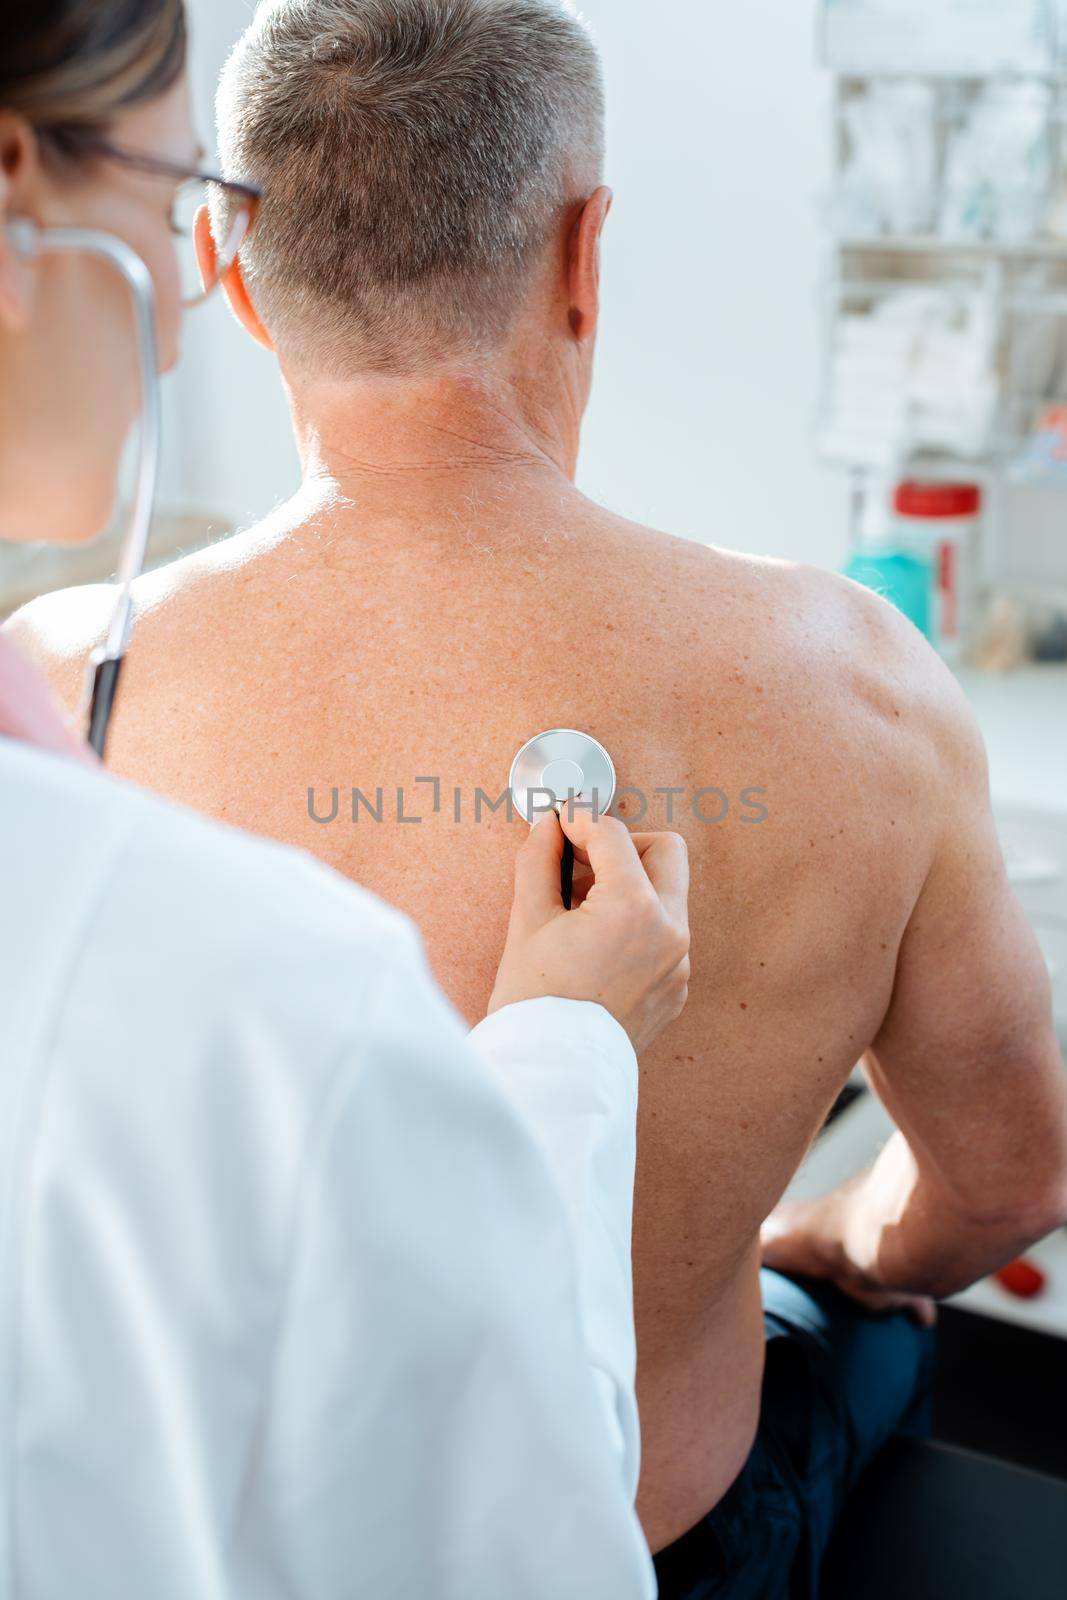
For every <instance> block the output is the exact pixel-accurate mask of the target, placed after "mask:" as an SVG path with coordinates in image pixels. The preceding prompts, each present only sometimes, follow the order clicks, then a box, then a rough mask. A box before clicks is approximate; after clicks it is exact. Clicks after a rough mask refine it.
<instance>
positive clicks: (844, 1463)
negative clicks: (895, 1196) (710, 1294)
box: [656, 1271, 935, 1600]
mask: <svg viewBox="0 0 1067 1600" xmlns="http://www.w3.org/2000/svg"><path fill="white" fill-rule="evenodd" d="M763 1320H764V1326H765V1329H766V1335H767V1367H766V1372H765V1374H764V1380H763V1399H762V1405H761V1411H760V1424H759V1432H758V1434H757V1436H756V1443H755V1445H754V1446H753V1448H752V1454H751V1455H750V1456H749V1458H748V1460H747V1462H746V1463H745V1465H744V1467H743V1468H742V1470H741V1475H740V1477H738V1478H737V1480H736V1481H735V1482H734V1484H733V1485H732V1486H731V1488H730V1489H729V1490H728V1491H727V1493H726V1494H725V1495H724V1497H723V1499H722V1500H720V1502H719V1504H718V1505H717V1506H716V1507H715V1508H714V1510H713V1511H711V1512H709V1514H708V1515H707V1516H706V1517H705V1518H704V1519H703V1520H702V1521H701V1522H698V1523H697V1525H696V1527H695V1528H691V1529H690V1531H689V1532H688V1533H687V1534H685V1535H684V1537H683V1538H681V1539H679V1540H678V1541H677V1543H676V1544H672V1545H670V1546H669V1547H668V1548H667V1549H666V1550H664V1551H662V1552H661V1553H660V1555H659V1556H657V1558H656V1573H657V1576H658V1578H659V1585H660V1588H659V1592H660V1600H713V1597H714V1600H719V1597H720V1596H721V1597H723V1600H725V1597H729V1600H815V1597H816V1596H817V1595H818V1593H819V1570H820V1567H821V1566H822V1560H823V1556H824V1555H825V1554H826V1547H827V1545H828V1543H829V1540H830V1535H831V1533H832V1532H833V1528H834V1524H835V1522H836V1520H837V1517H838V1514H839V1512H840V1511H841V1507H842V1505H843V1503H844V1501H845V1497H846V1496H847V1494H848V1493H849V1490H850V1489H851V1488H852V1487H853V1485H854V1484H855V1482H856V1480H857V1478H858V1477H859V1475H860V1473H861V1472H862V1471H863V1468H864V1467H865V1466H866V1465H867V1464H868V1462H869V1461H870V1460H871V1458H872V1456H874V1454H875V1453H876V1451H878V1450H879V1449H881V1447H882V1445H884V1444H885V1443H886V1441H887V1440H888V1439H889V1438H890V1437H891V1436H892V1435H893V1434H895V1433H907V1434H911V1435H913V1436H914V1435H917V1434H925V1433H927V1432H928V1431H929V1392H930V1385H931V1381H932V1376H933V1359H934V1348H935V1340H934V1336H933V1334H932V1333H931V1332H930V1331H929V1330H924V1329H922V1328H920V1327H919V1326H918V1324H917V1323H915V1322H914V1321H913V1320H912V1319H911V1318H910V1317H908V1316H905V1315H903V1314H901V1313H894V1314H893V1315H892V1316H877V1317H876V1316H872V1315H871V1314H869V1313H868V1312H865V1311H863V1310H862V1309H861V1308H860V1307H859V1306H858V1305H857V1304H856V1303H855V1301H853V1300H849V1299H848V1298H846V1296H845V1295H843V1294H840V1293H839V1292H838V1291H837V1290H836V1289H833V1288H831V1287H829V1286H828V1285H826V1284H822V1283H815V1282H812V1281H810V1280H799V1279H797V1280H794V1279H791V1278H786V1277H783V1276H781V1275H780V1274H779V1273H777V1272H767V1271H764V1273H763Z"/></svg>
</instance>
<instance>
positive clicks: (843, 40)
mask: <svg viewBox="0 0 1067 1600" xmlns="http://www.w3.org/2000/svg"><path fill="white" fill-rule="evenodd" d="M819 46H820V52H821V58H822V61H823V63H824V65H826V66H827V67H828V68H829V69H830V71H832V72H836V73H839V74H844V73H859V74H866V73H871V72H877V73H879V74H881V75H883V76H886V77H890V76H912V75H916V74H921V73H925V74H928V75H930V76H932V77H961V76H967V75H971V74H974V75H977V76H980V77H987V76H990V75H992V74H994V73H998V74H1005V75H1006V74H1025V75H1026V76H1029V77H1035V78H1041V77H1048V78H1054V77H1057V76H1058V75H1059V74H1060V73H1061V72H1062V71H1063V69H1064V65H1065V60H1067V4H1065V0H938V3H937V4H936V5H932V4H931V3H930V0H821V3H820V6H819Z"/></svg>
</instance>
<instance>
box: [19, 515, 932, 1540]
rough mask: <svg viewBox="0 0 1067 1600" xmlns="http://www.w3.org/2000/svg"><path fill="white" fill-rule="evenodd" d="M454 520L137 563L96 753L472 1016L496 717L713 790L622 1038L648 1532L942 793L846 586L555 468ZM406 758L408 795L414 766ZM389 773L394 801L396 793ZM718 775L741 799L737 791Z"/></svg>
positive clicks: (503, 915)
mask: <svg viewBox="0 0 1067 1600" xmlns="http://www.w3.org/2000/svg"><path fill="white" fill-rule="evenodd" d="M463 518H464V528H465V536H464V537H457V536H456V532H455V522H454V521H452V520H450V518H449V517H448V516H445V515H442V516H441V517H440V518H439V519H438V520H437V521H432V520H430V519H428V518H427V517H426V516H419V517H417V518H414V519H411V520H410V521H408V520H406V519H405V517H404V515H403V513H402V511H400V512H397V513H396V514H394V515H391V516H389V517H384V518H382V519H381V520H379V519H377V518H375V519H371V518H368V517H367V516H366V514H364V513H361V512H360V510H359V509H358V507H346V508H343V509H340V510H336V511H333V512H328V513H323V514H322V515H321V516H317V517H316V518H314V519H312V521H311V522H310V523H307V524H297V525H296V526H295V527H292V528H289V529H287V530H286V531H285V533H284V536H279V537H275V536H271V537H267V538H259V537H258V536H245V535H242V536H239V537H238V538H237V539H236V540H234V541H230V543H229V545H228V546H226V547H225V550H226V554H225V557H224V558H220V557H219V556H218V555H213V554H210V553H209V554H206V555H203V556H196V557H191V558H188V559H186V560H184V561H182V562H179V563H177V564H176V565H175V566H174V567H172V568H169V569H167V570H166V571H165V572H164V573H163V574H162V575H155V576H153V577H151V578H149V579H146V580H144V581H143V582H142V585H141V606H142V613H143V614H142V616H141V620H140V622H139V626H138V630H137V634H136V638H135V642H134V644H133V647H132V649H131V652H130V655H129V658H128V662H127V666H126V675H125V681H124V684H123V689H122V698H121V702H120V705H119V709H118V713H117V715H116V718H115V723H114V733H113V744H112V749H111V765H112V767H113V768H114V769H115V770H116V771H117V772H119V773H121V774H123V775H125V776H127V777H130V778H133V779H135V780H137V781H138V782H141V783H144V784H147V785H148V786H150V787H152V788H154V789H157V790H159V791H161V792H162V793H164V794H166V795H169V796H171V797H173V798H176V799H178V800H180V801H183V802H186V803H188V804H190V805H192V806H194V807H197V808H199V809H200V810H202V811H205V812H207V813H209V814H211V815H213V816H215V817H219V818H222V819H224V820H226V821H228V822H230V823H234V824H237V825H239V826H241V827H245V828H249V829H253V830H255V831H257V832H260V833H264V834H267V835H270V836H273V837H275V838H277V839H281V840H284V841H286V842H288V843H291V844H296V845H300V846H303V847H305V848H307V849H308V850H311V851H313V852H314V853H315V854H316V855H317V856H319V857H320V858H321V859H322V860H324V861H326V862H328V863H329V864H330V865H331V866H333V867H335V868H337V869H338V870H339V871H341V872H343V873H345V874H347V875H349V876H350V877H352V878H354V879H357V880H358V881H359V882H361V883H363V884H365V885H367V886H368V887H369V888H370V889H372V890H374V891H376V892H377V893H379V894H381V895H382V896H384V897H385V898H386V899H388V900H390V901H392V902H393V903H394V904H396V905H398V906H400V907H401V908H402V909H403V910H404V911H406V912H407V913H409V914H410V915H411V916H412V917H413V918H414V919H415V921H416V922H417V923H418V924H419V926H420V927H421V929H422V932H423V935H424V937H425V941H426V946H427V950H428V952H429V956H430V960H431V962H432V965H433V967H434V970H435V972H436V974H437V976H438V978H439V979H440V981H441V983H442V984H443V986H444V988H445V990H446V991H447V992H448V993H449V995H450V996H451V998H452V1000H453V1001H454V1002H455V1004H456V1005H457V1006H458V1008H459V1009H460V1011H461V1012H462V1013H463V1014H464V1015H465V1017H466V1018H467V1019H468V1021H469V1022H471V1023H473V1022H475V1021H476V1020H477V1019H478V1018H479V1017H480V1016H482V1015H483V1014H484V1011H485V1006H486V1003H487V1000H488V997H489V994H490V991H491V988H492V983H493V977H494V972H495V967H496V963H497V960H498V958H499V954H500V950H501V948H502V944H503V939H504V930H505V925H506V920H507V914H508V905H509V899H510V883H511V872H512V863H513V858H514V853H515V850H516V847H517V846H518V844H519V843H520V842H521V839H522V838H523V837H524V827H523V825H522V824H521V823H520V822H517V821H516V822H511V823H509V821H508V820H507V818H506V816H505V815H504V813H503V812H497V813H495V814H492V813H486V814H485V815H484V816H483V819H482V821H481V823H480V824H479V825H477V826H476V825H475V823H474V820H473V817H472V815H471V813H472V809H473V796H474V792H475V790H476V788H478V787H481V788H482V789H483V790H484V791H485V793H486V794H487V795H489V796H491V797H493V798H494V799H495V798H496V797H498V796H499V795H500V794H501V792H502V790H503V789H504V787H505V784H506V781H507V775H508V771H509V768H510V763H511V760H512V757H513V755H514V754H515V752H516V751H517V750H518V748H519V747H520V745H522V744H523V742H524V741H525V740H526V739H527V738H529V737H530V736H531V735H532V734H534V733H536V732H539V731H540V730H542V729H544V728H548V727H553V726H557V725H563V726H571V727H578V728H581V729H585V730H587V731H588V732H590V733H591V734H593V735H594V736H595V737H596V738H598V739H599V740H601V741H602V743H603V744H604V745H606V747H607V748H608V749H609V751H611V753H612V755H613V757H614V759H615V762H616V767H617V770H618V774H619V782H620V784H621V785H622V786H624V787H626V788H637V789H641V790H643V791H644V792H645V793H646V794H648V795H649V798H650V805H649V810H648V814H647V816H646V817H645V818H644V820H643V822H642V826H644V827H657V828H658V827H665V826H667V824H668V817H667V814H666V808H667V803H668V802H667V799H666V798H665V797H663V796H659V797H657V796H655V795H654V793H653V791H654V790H655V789H656V788H667V787H670V786H674V787H680V788H682V789H684V790H685V791H686V794H687V796H688V795H691V794H693V793H694V792H695V791H697V790H700V789H704V788H709V789H711V788H715V789H719V790H722V791H724V792H725V794H726V796H727V797H728V801H729V812H728V815H727V816H726V817H725V819H724V820H723V821H722V822H719V823H714V824H712V823H702V822H699V821H697V820H696V818H695V817H694V815H693V812H692V809H691V806H690V805H689V804H687V803H686V802H685V801H684V800H679V799H678V798H677V797H675V799H674V815H673V826H675V827H676V828H678V829H679V831H681V832H682V833H683V834H684V835H685V837H686V839H687V840H688V844H689V849H690V857H691V867H692V908H691V909H692V928H693V955H692V961H693V981H692V989H691V999H690V1003H689V1006H688V1009H687V1011H686V1013H685V1015H684V1016H683V1017H682V1019H681V1020H680V1021H679V1022H678V1023H677V1024H676V1025H675V1026H674V1027H673V1028H672V1029H671V1030H670V1031H669V1032H668V1033H667V1034H666V1035H665V1036H664V1037H663V1039H662V1040H661V1041H660V1042H659V1043H658V1045H657V1046H656V1047H655V1048H654V1049H653V1050H651V1051H650V1052H649V1053H648V1054H647V1056H646V1058H645V1059H644V1060H643V1061H642V1063H641V1113H640V1140H639V1162H638V1182H637V1196H636V1220H635V1234H634V1259H635V1278H636V1302H637V1319H638V1338H639V1350H640V1371H639V1398H640V1404H641V1412H642V1423H643V1430H644V1474H643V1479H642V1489H641V1500H640V1509H641V1513H642V1516H643V1518H644V1521H645V1526H646V1530H647V1532H648V1534H649V1537H650V1540H651V1542H652V1544H653V1546H654V1547H659V1546H662V1545H663V1544H665V1543H667V1542H669V1541H670V1540H671V1539H673V1538H675V1537H677V1536H678V1535H680V1534H681V1533H682V1532H684V1531H685V1530H686V1529H687V1528H688V1527H690V1526H691V1525H692V1524H693V1523H694V1522H695V1521H696V1520H697V1519H698V1518H699V1517H700V1516H702V1515H703V1514H704V1513H705V1512H706V1511H707V1510H708V1509H709V1508H710V1506H711V1505H713V1504H714V1503H715V1502H716V1501H717V1500H718V1499H719V1498H720V1496H721V1495H722V1494H723V1493H724V1492H725V1490H726V1488H727V1487H728V1486H729V1484H730V1482H731V1481H732V1479H733V1478H734V1477H735V1476H736V1473H737V1472H738V1470H739V1468H740V1466H741V1465H742V1463H743V1461H744V1458H745V1456H746V1454H747V1452H748V1449H749V1447H750V1444H751V1440H752V1437H753V1433H754V1430H755V1426H756V1420H757V1411H758V1401H759V1386H760V1377H761V1371H762V1361H763V1333H762V1323H761V1313H760V1301H759V1287H758V1257H759V1252H758V1230H759V1227H760V1224H761V1222H762V1220H763V1219H764V1217H766V1215H767V1214H768V1212H769V1211H770V1210H771V1209H772V1207H773V1206H774V1204H775V1203H776V1201H777V1200H778V1198H779V1197H780V1195H781V1194H782V1192H783V1190H784V1189H785V1187H786V1185H787V1184H788V1182H789V1180H790V1178H791V1176H792V1174H793V1173H794V1172H795V1170H796V1168H797V1166H798V1164H799V1162H800V1161H801V1159H802V1157H803V1155H804V1153H805V1151H806V1149H807V1147H808V1145H809V1143H810V1141H811V1140H812V1138H813V1136H814V1135H815V1133H816V1131H817V1129H818V1128H819V1126H820V1124H821V1122H822V1120H823V1118H824V1116H825V1114H826V1112H827V1110H828V1108H829V1107H830V1105H831V1104H832V1102H833V1100H834V1097H835V1096H836V1094H837V1093H838V1091H839V1090H840V1088H841V1087H842V1085H843V1084H844V1082H845V1080H846V1078H847V1076H848V1074H849V1072H850V1071H851V1069H852V1067H853V1065H854V1064H855V1062H856V1060H857V1058H858V1057H859V1055H860V1053H861V1052H862V1050H863V1049H864V1048H865V1046H866V1045H868V1044H869V1043H870V1042H871V1040H872V1039H873V1038H874V1037H875V1035H876V1033H877V1031H878V1029H879V1026H880V1024H881V1023H882V1020H883V1017H884V1016H885V1014H886V1009H887V1006H888V1005H889V1001H890V996H891V993H892V989H893V984H894V973H895V965H896V959H897V952H898V949H899V946H900V942H901V938H902V935H903V933H904V930H905V927H906V925H907V923H908V919H909V917H910V916H911V914H912V912H913V909H914V907H915V905H916V901H917V898H918V896H919V893H920V889H921V887H922V884H923V881H924V878H925V877H926V874H927V871H928V869H929V866H930V862H931V858H932V854H933V849H934V845H933V837H934V832H935V825H936V822H937V820H938V813H939V806H940V799H939V791H937V784H938V782H939V778H938V774H937V766H936V757H935V752H934V748H933V743H932V741H931V739H930V737H929V714H928V705H927V702H928V699H929V690H928V685H927V676H928V671H929V669H928V663H927V661H926V658H925V656H920V653H919V652H920V647H919V645H918V640H917V636H915V638H914V639H913V637H912V635H911V633H910V630H905V628H904V625H902V624H899V623H898V622H896V621H895V620H894V619H893V618H891V617H890V616H889V614H888V611H887V609H886V608H884V607H883V606H882V605H881V603H880V602H874V601H872V600H870V599H868V598H866V597H864V596H862V595H861V593H860V591H858V590H855V589H854V588H853V587H852V586H851V585H847V584H844V583H843V582H842V581H840V580H838V579H835V578H833V577H830V576H828V575H825V574H822V573H818V572H815V571H811V570H808V569H804V568H796V567H790V566H785V565H781V564H777V563H771V562H761V561H755V560H750V559H746V558H742V557H739V556H734V555H731V554H728V553H725V552H722V551H718V550H713V549H708V548H705V547H702V546H697V545H694V544H690V543H687V542H684V541H679V540H675V539H671V538H669V537H667V536H665V535H662V534H656V533H652V532H650V531H649V530H647V529H643V528H639V527H636V526H634V525H633V524H630V523H627V522H624V521H622V520H621V519H619V518H616V517H614V516H611V515H609V514H607V513H606V512H604V511H602V510H600V509H599V508H598V507H596V506H593V505H591V504H590V503H589V502H588V501H586V500H584V499H583V498H582V497H580V496H578V495H576V494H573V493H572V494H570V495H568V497H567V498H566V500H565V502H564V504H563V510H562V512H561V511H560V501H559V498H558V497H556V498H555V499H550V498H547V497H546V498H545V499H544V501H543V503H539V502H538V499H537V494H536V492H535V491H534V492H531V494H530V495H529V496H527V497H526V498H525V499H519V500H517V501H515V502H512V501H511V500H508V499H507V498H506V497H505V498H503V499H502V500H501V501H499V502H498V501H490V502H489V503H487V504H486V505H484V506H479V505H478V504H477V503H472V501H471V500H470V499H469V498H468V499H467V501H465V503H464V506H463ZM472 530H473V531H472ZM98 600H99V597H98V596H95V597H94V596H92V595H87V596H86V598H85V601H84V604H79V605H78V606H76V607H75V614H73V615H72V614H71V612H70V607H69V605H68V611H67V621H66V623H65V629H66V636H67V643H66V645H65V646H64V647H63V648H62V649H60V650H59V651H58V652H56V651H52V652H51V653H50V652H49V651H48V650H47V649H46V648H45V647H44V646H43V645H41V644H38V653H39V654H43V655H44V657H45V658H46V664H47V665H48V667H49V670H50V671H51V674H52V676H53V678H54V680H55V681H56V683H57V686H58V687H59V689H60V691H61V693H63V694H64V696H65V697H66V698H67V700H68V701H69V702H71V703H73V702H74V701H75V700H76V697H77V693H78V690H79V687H80V675H81V661H82V659H83V651H84V650H85V649H86V648H88V646H89V644H90V643H91V639H92V636H93V635H94V633H95V631H96V630H97V629H98V627H99V626H100V617H101V611H100V608H99V604H98ZM45 604H46V606H47V604H48V603H47V602H46V603H45ZM41 615H42V616H43V615H44V613H41ZM47 634H48V630H47V629H45V630H44V631H43V632H42V638H44V637H46V636H47ZM194 641H195V643H194ZM31 642H32V641H31ZM428 776H437V777H439V778H440V779H441V810H440V812H439V813H438V814H436V815H435V814H434V813H433V810H432V801H433V794H432V790H431V789H430V788H429V787H428V786H427V785H425V784H424V785H422V786H418V785H416V783H415V780H416V779H417V778H419V777H428ZM335 785H336V786H338V787H339V789H340V791H341V797H340V815H339V818H338V820H337V821H336V822H334V823H332V824H330V825H328V826H322V825H318V824H316V823H314V822H312V821H311V820H310V819H309V816H308V805H307V791H308V788H309V786H313V787H314V789H315V791H316V804H317V806H318V808H319V810H320V812H323V813H324V814H326V813H328V811H329V801H330V790H331V788H332V787H333V786H335ZM399 785H402V786H404V789H405V809H406V814H407V815H409V816H413V815H418V816H421V817H422V818H423V820H422V822H421V823H418V824H401V823H398V822H397V820H396V809H395V803H394V798H395V790H396V788H397V786H399ZM353 786H358V787H359V788H361V789H362V790H363V791H364V793H365V794H367V795H368V796H370V797H372V798H373V796H374V792H375V790H376V789H377V788H378V787H379V786H381V787H382V789H383V792H384V798H385V802H386V821H385V822H383V823H382V824H376V823H372V822H370V821H369V820H368V819H367V818H366V815H365V814H364V815H363V816H362V817H361V820H360V821H359V822H358V823H357V824H353V823H352V822H351V820H350V812H349V811H348V807H347V805H346V795H347V792H348V791H349V790H350V789H351V788H352V787H353ZM456 786H459V787H460V788H461V789H462V791H463V796H464V807H463V818H462V821H461V822H460V823H458V824H457V823H456V822H455V821H454V819H453V813H452V803H453V790H454V788H455V787H456ZM749 788H752V789H759V790H761V791H762V793H761V795H760V797H759V798H760V800H761V801H762V803H763V804H764V805H765V806H766V808H767V812H768V816H767V820H766V821H764V822H761V823H753V822H745V821H744V820H742V819H743V817H744V815H745V810H744V807H743V806H742V803H741V798H740V797H741V794H742V791H743V790H745V789H749ZM935 791H936V792H935ZM715 803H717V802H713V801H712V802H707V801H706V802H705V804H715ZM636 809H637V807H636V802H635V803H634V804H633V805H631V806H630V807H629V808H628V811H629V817H630V820H631V821H633V820H635V814H636ZM710 814H711V815H714V814H715V813H714V811H712V812H711V813H710ZM890 824H892V826H893V828H895V831H896V837H895V838H894V842H893V845H892V847H891V848H890V847H888V846H887V841H886V835H887V833H888V832H889V829H890Z"/></svg>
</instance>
